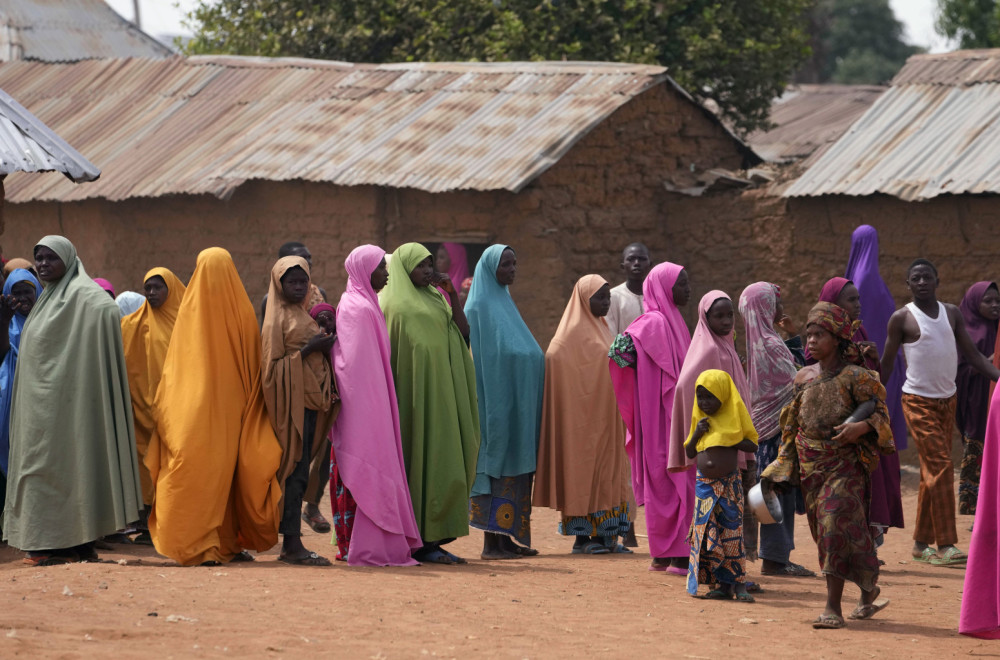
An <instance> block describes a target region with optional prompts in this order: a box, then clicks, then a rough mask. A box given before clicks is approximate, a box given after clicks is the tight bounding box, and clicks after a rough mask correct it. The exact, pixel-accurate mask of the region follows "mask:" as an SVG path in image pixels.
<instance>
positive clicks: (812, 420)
mask: <svg viewBox="0 0 1000 660" xmlns="http://www.w3.org/2000/svg"><path fill="white" fill-rule="evenodd" d="M871 400H874V401H875V412H873V413H872V414H871V416H870V417H869V418H868V422H869V423H870V424H871V425H872V427H873V431H872V432H870V433H867V434H865V435H863V436H861V438H859V439H858V441H857V443H840V442H834V441H833V436H834V435H836V432H835V431H834V430H833V429H834V427H835V426H837V425H838V424H840V423H842V422H843V421H844V420H845V419H847V417H849V416H850V414H851V413H852V412H853V411H854V409H855V408H857V407H858V406H859V405H860V404H862V403H864V402H866V401H871ZM781 426H782V435H781V449H780V451H779V452H778V458H777V459H776V460H775V461H774V462H773V463H771V465H770V466H768V467H767V469H766V470H764V472H763V473H762V475H761V476H762V478H766V479H770V480H771V481H773V482H776V483H788V484H791V485H795V484H799V485H801V487H802V492H803V495H804V496H805V501H806V515H807V517H808V520H809V530H810V531H811V532H812V536H813V540H815V541H816V545H817V546H818V549H819V563H820V566H821V567H822V571H823V573H825V574H827V575H834V576H836V577H839V578H842V579H844V580H850V581H851V582H854V583H855V584H857V585H858V586H859V587H861V588H862V589H864V590H866V591H868V590H871V589H873V588H874V587H875V584H876V582H877V581H878V572H879V570H878V557H877V556H876V554H875V542H874V539H873V538H872V535H871V530H870V528H869V526H868V508H869V505H870V503H871V473H872V471H874V470H875V468H876V467H877V466H878V461H879V455H880V454H892V453H894V452H895V451H896V448H895V445H894V444H893V440H892V429H891V428H890V427H889V413H888V409H887V408H886V406H885V388H883V387H882V385H881V383H879V380H878V376H877V375H876V374H875V373H873V372H871V371H869V370H867V369H864V368H862V367H858V366H855V365H847V366H845V367H844V368H843V369H841V370H840V372H839V373H837V374H830V373H821V374H820V375H819V376H818V377H817V378H816V379H815V380H812V381H810V382H808V383H805V384H804V385H801V386H800V387H799V389H798V391H797V392H796V394H795V398H794V399H793V400H792V403H790V404H789V405H788V406H786V407H785V409H784V410H783V411H782V413H781Z"/></svg>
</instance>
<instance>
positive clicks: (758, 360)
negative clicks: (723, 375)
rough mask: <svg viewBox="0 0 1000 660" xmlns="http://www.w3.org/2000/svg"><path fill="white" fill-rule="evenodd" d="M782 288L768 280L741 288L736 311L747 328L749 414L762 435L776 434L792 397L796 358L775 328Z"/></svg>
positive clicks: (770, 436)
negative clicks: (782, 415)
mask: <svg viewBox="0 0 1000 660" xmlns="http://www.w3.org/2000/svg"><path fill="white" fill-rule="evenodd" d="M780 296H781V290H780V289H779V288H778V287H777V285H775V284H771V283H770V282H754V283H753V284H751V285H750V286H748V287H747V288H745V289H743V293H742V294H741V295H740V302H739V311H740V316H742V317H743V323H744V324H745V327H746V342H747V385H748V388H749V392H750V400H749V402H744V403H746V404H748V405H749V406H750V417H751V418H752V419H753V425H754V427H755V428H756V429H757V432H758V433H759V434H760V437H761V438H764V439H768V438H772V437H774V436H775V435H777V434H778V433H779V431H780V429H781V425H780V423H779V417H780V416H781V409H782V408H784V407H785V406H786V405H788V404H789V403H791V401H792V399H793V398H794V396H795V385H794V381H795V374H796V373H797V369H796V368H795V359H794V358H793V357H792V352H791V351H790V350H788V346H786V345H785V342H784V341H782V339H781V337H780V336H779V335H778V332H777V331H776V330H775V329H774V315H775V313H776V312H777V309H778V299H779V297H780Z"/></svg>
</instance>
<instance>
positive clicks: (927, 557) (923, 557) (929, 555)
mask: <svg viewBox="0 0 1000 660" xmlns="http://www.w3.org/2000/svg"><path fill="white" fill-rule="evenodd" d="M934 558H938V559H940V557H938V553H936V552H935V551H934V548H931V547H927V548H924V549H923V550H921V551H920V554H919V555H913V561H919V562H923V563H925V564H929V563H931V560H932V559H934Z"/></svg>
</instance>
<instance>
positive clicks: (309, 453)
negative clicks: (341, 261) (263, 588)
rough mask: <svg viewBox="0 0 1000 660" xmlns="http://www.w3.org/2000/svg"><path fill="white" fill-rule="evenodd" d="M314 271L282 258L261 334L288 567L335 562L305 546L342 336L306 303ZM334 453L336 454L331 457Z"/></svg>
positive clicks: (329, 423)
mask: <svg viewBox="0 0 1000 660" xmlns="http://www.w3.org/2000/svg"><path fill="white" fill-rule="evenodd" d="M309 284H310V282H309V264H308V263H306V260H305V259H303V258H302V257H294V256H293V257H282V258H281V259H278V261H277V263H275V264H274V267H273V268H271V286H270V290H269V291H268V294H267V299H268V305H267V310H266V311H265V312H264V325H263V328H262V329H261V337H262V342H263V355H262V361H261V370H262V371H263V374H264V402H265V403H266V405H267V413H268V416H269V417H270V420H271V426H273V427H274V432H275V435H277V437H278V442H279V443H280V444H281V449H282V452H283V453H282V457H281V466H280V468H279V469H278V479H279V483H281V484H282V487H283V491H284V504H283V505H282V506H283V512H282V515H281V527H280V530H279V531H280V532H281V535H282V538H283V540H282V546H281V555H280V556H279V557H278V558H279V559H280V560H281V561H284V562H287V563H289V564H298V565H304V566H329V565H330V560H329V559H327V558H326V557H322V556H320V555H318V554H316V553H315V552H309V551H308V550H306V548H305V547H304V546H303V545H302V518H301V510H302V498H303V496H304V495H305V491H306V487H307V486H308V484H309V464H310V462H311V460H312V458H313V457H314V451H313V450H314V448H316V449H318V448H320V447H323V446H324V445H325V443H324V439H325V438H326V436H327V434H328V433H329V432H330V428H331V427H332V426H333V422H334V420H335V419H336V413H337V411H338V408H339V406H336V405H334V401H335V400H336V389H335V387H334V385H333V376H332V371H331V369H330V358H329V357H328V356H329V355H330V349H331V348H333V342H334V341H335V340H336V335H334V334H332V333H331V334H327V333H326V332H322V331H320V328H319V326H318V325H316V321H314V320H313V318H312V317H311V316H309V312H308V311H306V308H305V307H304V305H303V303H304V302H305V301H306V297H307V296H308V295H309V290H310V286H309ZM327 451H329V450H327Z"/></svg>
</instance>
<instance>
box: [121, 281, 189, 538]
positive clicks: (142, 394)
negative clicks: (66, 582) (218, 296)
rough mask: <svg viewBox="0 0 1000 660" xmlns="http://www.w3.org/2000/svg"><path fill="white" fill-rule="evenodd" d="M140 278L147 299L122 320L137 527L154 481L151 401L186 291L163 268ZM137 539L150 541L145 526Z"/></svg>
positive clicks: (153, 424)
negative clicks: (148, 462) (149, 460)
mask: <svg viewBox="0 0 1000 660" xmlns="http://www.w3.org/2000/svg"><path fill="white" fill-rule="evenodd" d="M143 282H144V289H145V292H146V302H144V303H143V304H142V307H140V308H139V310H138V311H136V312H135V313H133V314H130V315H129V316H126V317H124V318H123V319H122V321H121V323H122V344H123V345H124V347H125V365H126V367H127V369H128V386H129V392H130V393H131V394H132V418H133V419H134V420H135V448H136V451H137V452H138V454H139V480H140V482H141V483H142V501H143V504H145V506H146V511H144V512H143V520H142V521H140V528H142V527H145V524H144V523H145V518H146V516H148V515H149V507H150V505H151V504H152V503H153V482H152V480H151V479H150V478H149V470H148V469H147V468H146V466H145V465H144V464H143V461H144V460H145V458H146V450H147V448H148V447H149V439H150V437H152V435H153V431H154V429H155V426H156V425H155V422H154V420H153V401H154V399H155V398H156V388H157V387H158V386H159V384H160V378H161V377H162V376H163V362H164V360H166V359H167V347H168V346H169V345H170V335H171V334H172V333H173V331H174V323H175V322H176V321H177V312H178V310H179V309H180V307H181V300H183V299H184V291H185V286H184V283H183V282H181V281H180V279H178V278H177V276H176V275H174V274H173V273H172V272H170V271H169V270H168V269H166V268H154V269H152V270H151V271H149V272H148V273H146V277H145V278H143ZM136 542H137V543H145V544H148V545H151V544H152V543H153V541H152V539H151V538H150V537H149V531H148V529H143V530H142V533H140V534H139V536H138V537H137V538H136Z"/></svg>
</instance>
